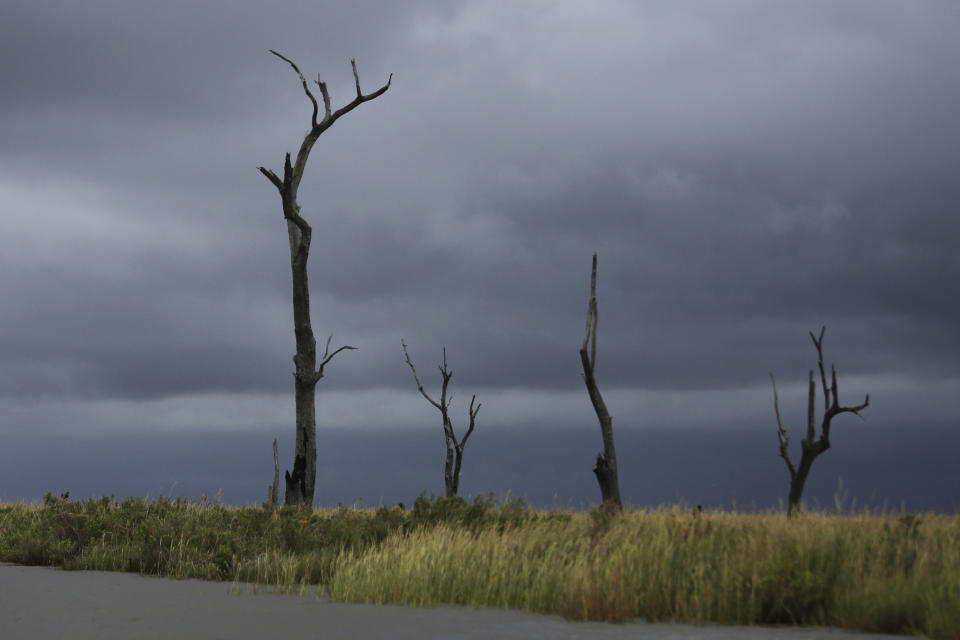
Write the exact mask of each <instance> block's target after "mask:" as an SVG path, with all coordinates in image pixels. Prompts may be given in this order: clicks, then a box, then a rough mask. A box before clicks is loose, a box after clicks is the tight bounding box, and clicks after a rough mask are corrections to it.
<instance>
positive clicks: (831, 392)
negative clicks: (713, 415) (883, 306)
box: [770, 327, 870, 516]
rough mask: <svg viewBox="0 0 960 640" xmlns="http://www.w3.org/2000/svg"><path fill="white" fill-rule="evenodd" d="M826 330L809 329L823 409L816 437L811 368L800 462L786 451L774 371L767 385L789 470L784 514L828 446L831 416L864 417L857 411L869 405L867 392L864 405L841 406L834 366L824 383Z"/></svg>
mask: <svg viewBox="0 0 960 640" xmlns="http://www.w3.org/2000/svg"><path fill="white" fill-rule="evenodd" d="M826 330H827V328H826V327H822V328H821V329H820V337H817V336H815V335H813V332H812V331H811V332H810V339H811V340H813V345H814V346H815V347H816V348H817V366H818V367H819V368H820V384H821V386H822V387H823V403H824V410H823V419H822V421H821V423H820V437H819V438H818V437H816V432H815V429H814V427H815V425H814V411H815V410H816V393H817V386H816V383H815V382H814V377H813V369H811V370H810V383H809V386H808V391H807V437H806V438H804V439H803V441H802V442H801V443H800V444H801V451H802V453H801V454H800V464H799V465H794V463H793V461H792V460H791V459H790V452H789V451H788V450H787V446H788V444H789V442H790V438H789V436H788V435H787V431H786V429H784V428H783V420H781V418H780V401H779V398H778V397H777V381H776V380H775V379H774V377H773V373H771V374H770V384H772V385H773V410H774V412H775V413H776V415H777V432H778V435H779V436H780V457H781V458H783V460H784V462H786V464H787V469H788V470H789V472H790V496H789V501H788V503H787V515H789V516H793V515H795V514H796V513H797V512H798V511H799V510H800V508H801V500H802V498H803V486H804V484H806V482H807V475H809V473H810V467H811V465H813V461H814V460H815V459H816V457H817V456H819V455H820V454H821V453H823V452H824V451H826V450H827V449H829V448H830V423H831V421H832V420H833V418H834V417H835V416H837V415H839V414H841V413H853V414H855V415H856V416H857V417H858V418H860V419H863V416H861V415H860V411H862V410H863V409H866V408H867V406H868V405H869V404H870V394H867V396H866V398H865V399H864V401H863V404H860V405H857V406H855V407H841V406H840V399H839V395H838V392H837V368H836V366H834V365H830V379H831V382H830V386H827V374H826V372H825V371H824V368H823V334H824V333H825V332H826Z"/></svg>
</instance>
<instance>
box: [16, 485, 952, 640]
mask: <svg viewBox="0 0 960 640" xmlns="http://www.w3.org/2000/svg"><path fill="white" fill-rule="evenodd" d="M0 561H3V562H14V563H20V564H28V565H45V566H57V567H62V568H64V569H94V570H108V571H130V572H136V573H141V574H146V575H159V576H168V577H173V578H203V579H209V580H225V581H235V582H238V583H240V582H244V583H254V584H259V585H263V586H269V587H272V588H276V589H278V590H280V591H284V592H293V593H301V594H303V593H311V594H313V593H326V594H328V595H329V596H330V597H331V598H332V599H333V600H338V601H354V602H393V603H399V604H410V605H417V606H429V605H435V604H447V603H449V604H461V605H466V606H470V607H503V608H511V609H520V610H524V611H531V612H544V613H555V614H560V615H563V616H565V617H567V618H570V619H576V620H606V621H625V620H630V619H634V618H642V619H644V620H647V621H650V622H653V621H675V622H694V623H721V624H792V625H825V626H833V627H841V628H847V629H858V630H863V631H874V632H884V633H903V634H922V635H925V636H928V637H931V638H960V607H958V606H957V603H958V602H960V515H956V514H954V515H942V514H933V513H926V514H894V513H869V512H862V513H847V514H836V513H828V512H825V511H824V512H804V513H802V514H800V515H799V516H797V517H794V518H792V519H788V518H787V516H786V515H785V514H783V513H779V512H777V513H774V512H766V513H733V512H726V511H710V510H708V511H699V510H692V509H688V508H685V507H662V508H657V509H634V510H629V509H628V510H627V511H625V512H623V513H622V514H620V513H618V512H617V511H616V510H612V509H606V508H604V507H601V508H597V509H594V510H593V511H591V512H589V513H583V512H579V513H578V512H571V511H563V510H552V511H542V510H537V509H533V508H529V507H528V506H527V505H525V504H524V503H523V502H522V501H512V500H506V501H503V502H499V503H498V502H496V501H494V500H493V499H492V498H479V497H478V498H476V499H474V500H473V501H472V502H471V501H467V500H464V499H463V498H460V497H458V496H454V497H451V498H427V497H424V496H421V497H420V498H418V499H417V500H416V502H415V503H414V505H413V508H411V509H407V510H403V509H400V508H398V507H385V506H384V507H379V508H376V509H358V508H352V507H346V506H341V507H339V508H334V509H310V508H309V507H304V506H300V507H282V508H273V507H269V506H259V507H258V506H250V507H239V508H238V507H228V506H224V505H221V504H218V503H216V502H210V501H206V500H203V501H200V502H193V501H187V500H181V499H177V500H173V499H169V498H159V499H157V500H154V501H147V500H144V499H142V498H129V499H126V500H123V501H119V502H118V501H115V500H113V499H112V498H101V499H92V500H87V501H69V500H65V499H61V498H56V497H53V496H50V495H48V496H47V497H46V499H45V500H44V502H43V503H42V504H7V505H0Z"/></svg>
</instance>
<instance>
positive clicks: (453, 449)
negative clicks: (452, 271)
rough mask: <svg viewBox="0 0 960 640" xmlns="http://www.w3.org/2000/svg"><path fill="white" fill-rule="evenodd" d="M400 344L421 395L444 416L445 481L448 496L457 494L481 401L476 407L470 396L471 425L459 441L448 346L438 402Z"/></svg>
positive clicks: (404, 345)
mask: <svg viewBox="0 0 960 640" xmlns="http://www.w3.org/2000/svg"><path fill="white" fill-rule="evenodd" d="M400 346H401V347H403V357H404V358H405V359H406V361H407V364H408V365H409V366H410V371H411V372H413V379H414V380H415V381H416V383H417V389H418V390H419V391H420V393H421V395H423V397H424V398H426V399H427V402H429V403H430V404H432V405H433V406H435V407H436V408H437V409H439V411H440V415H441V417H442V418H443V437H444V440H445V441H446V444H447V457H446V461H445V463H444V467H443V482H444V485H445V488H446V495H447V497H448V498H449V497H451V496H455V495H457V494H458V492H459V491H460V467H461V465H462V464H463V448H464V447H465V446H466V445H467V439H468V438H469V437H470V434H471V433H473V429H474V427H475V426H476V423H477V414H478V413H480V403H479V402H477V403H476V404H477V406H476V408H474V406H473V405H474V402H476V400H477V396H476V394H474V395H473V397H472V398H470V408H469V409H468V410H467V414H468V415H469V416H470V426H469V427H467V432H466V433H465V434H463V440H460V441H458V440H457V436H456V434H455V433H454V431H453V422H452V421H451V420H450V411H449V409H450V401H451V400H452V399H453V394H450V395H449V396H448V395H447V385H448V384H450V378H452V377H453V372H452V371H450V370H449V369H448V368H447V349H446V347H444V349H443V365H442V366H438V368H439V369H440V375H441V377H442V379H443V384H442V386H441V387H440V402H437V401H436V400H434V399H433V398H431V397H430V395H429V394H428V393H427V392H426V390H425V389H424V388H423V385H422V384H421V383H420V378H419V377H418V376H417V370H416V368H415V367H414V366H413V362H412V361H411V360H410V354H409V353H407V343H406V342H404V341H403V340H401V341H400Z"/></svg>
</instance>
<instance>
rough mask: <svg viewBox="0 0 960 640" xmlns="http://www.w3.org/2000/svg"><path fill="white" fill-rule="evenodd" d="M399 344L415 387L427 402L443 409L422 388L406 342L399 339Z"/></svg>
mask: <svg viewBox="0 0 960 640" xmlns="http://www.w3.org/2000/svg"><path fill="white" fill-rule="evenodd" d="M400 346H401V347H403V357H404V358H405V359H406V361H407V364H408V365H409V366H410V371H412V372H413V379H414V380H415V381H416V383H417V389H419V390H420V393H421V395H423V397H424V398H426V399H427V402H429V403H430V404H432V405H433V406H435V407H436V408H437V409H440V410H441V411H442V410H443V409H442V408H441V407H440V403H439V402H437V401H436V400H434V399H433V398H431V397H430V395H429V394H428V393H427V392H426V390H425V389H424V388H423V384H422V383H421V382H420V378H419V376H417V368H416V367H414V366H413V362H412V361H411V360H410V354H409V353H407V343H406V341H404V340H403V339H401V340H400Z"/></svg>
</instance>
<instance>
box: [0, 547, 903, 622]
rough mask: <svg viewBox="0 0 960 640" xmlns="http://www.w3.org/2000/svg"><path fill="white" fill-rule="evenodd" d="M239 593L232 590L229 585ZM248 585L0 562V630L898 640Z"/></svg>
mask: <svg viewBox="0 0 960 640" xmlns="http://www.w3.org/2000/svg"><path fill="white" fill-rule="evenodd" d="M237 591H239V593H237ZM315 593H316V591H315V590H313V589H311V590H310V591H309V592H308V593H307V594H306V595H304V596H303V597H298V596H290V595H277V594H272V593H266V592H263V591H260V592H258V593H254V591H253V589H252V587H251V586H249V585H241V586H239V587H235V586H234V585H232V584H230V583H225V582H205V581H201V580H170V579H166V578H150V577H143V576H138V575H135V574H129V573H108V572H101V571H60V570H58V569H50V568H45V567H21V566H17V565H9V564H0V638H2V639H3V640H27V639H30V640H34V639H38V638H44V639H54V638H64V639H66V638H69V639H71V640H86V639H90V640H93V639H97V640H105V639H110V638H124V639H127V638H143V639H153V638H198V639H199V638H203V639H205V640H206V639H214V638H223V639H231V640H233V639H236V640H240V639H246V638H250V639H254V638H256V640H263V639H264V638H276V637H294V638H302V639H306V638H323V639H324V640H338V639H341V638H343V639H349V640H366V639H384V640H386V639H388V638H389V639H397V640H407V639H409V640H414V639H416V640H430V639H437V640H439V639H441V638H442V639H446V638H450V639H476V640H480V639H481V638H503V639H507V640H514V639H516V640H520V639H524V640H526V639H529V640H548V639H549V640H566V639H574V638H582V639H584V640H585V639H587V638H590V639H594V638H596V639H597V640H625V639H627V638H644V639H650V640H674V639H681V638H683V639H688V638H695V639H701V640H706V639H707V638H711V639H719V640H773V639H780V638H782V639H784V640H788V639H789V640H803V639H810V640H813V639H824V640H872V639H880V638H888V639H889V638H901V636H884V635H874V634H860V633H853V632H847V631H839V630H835V629H822V628H802V629H796V628H783V627H779V628H769V627H721V626H704V627H698V626H694V625H685V624H645V623H642V622H633V623H628V624H619V625H613V624H605V623H597V622H570V621H566V620H564V619H563V618H560V617H558V616H546V615H539V614H529V613H521V612H517V611H502V610H499V609H467V608H463V607H446V606H444V607H432V608H422V609H418V608H411V607H401V606H396V605H370V604H345V603H337V602H330V601H329V600H327V599H325V598H317V597H316V595H315Z"/></svg>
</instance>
